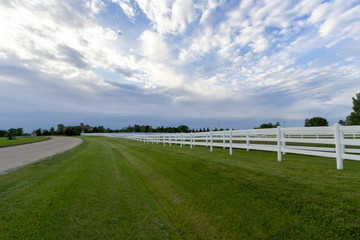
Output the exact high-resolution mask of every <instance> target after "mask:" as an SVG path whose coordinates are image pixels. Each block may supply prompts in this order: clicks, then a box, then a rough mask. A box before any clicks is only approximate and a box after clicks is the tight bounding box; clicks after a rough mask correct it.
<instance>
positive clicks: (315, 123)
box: [309, 117, 329, 127]
mask: <svg viewBox="0 0 360 240" xmlns="http://www.w3.org/2000/svg"><path fill="white" fill-rule="evenodd" d="M322 126H329V123H328V121H327V120H326V119H325V118H322V117H313V118H311V119H309V127H322Z"/></svg>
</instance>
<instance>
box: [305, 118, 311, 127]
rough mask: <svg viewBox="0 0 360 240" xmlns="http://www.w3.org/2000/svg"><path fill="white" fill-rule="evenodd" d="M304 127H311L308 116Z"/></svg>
mask: <svg viewBox="0 0 360 240" xmlns="http://www.w3.org/2000/svg"><path fill="white" fill-rule="evenodd" d="M304 127H310V126H309V119H308V118H307V119H305V124H304Z"/></svg>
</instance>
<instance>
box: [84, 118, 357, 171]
mask: <svg viewBox="0 0 360 240" xmlns="http://www.w3.org/2000/svg"><path fill="white" fill-rule="evenodd" d="M82 135H83V136H105V137H112V138H125V139H131V140H135V141H139V142H145V143H152V144H164V146H165V145H166V144H169V145H170V146H171V145H172V144H176V145H180V146H181V147H183V146H186V145H189V146H190V148H193V147H194V146H205V147H209V148H210V152H212V151H213V148H214V147H220V148H224V149H225V148H228V149H229V153H230V155H232V152H233V149H234V148H240V149H246V150H247V151H250V150H263V151H273V152H277V158H278V161H279V162H281V161H282V155H283V154H286V153H294V154H303V155H312V156H320V157H330V158H336V163H337V169H343V160H344V159H348V160H356V161H360V126H339V125H338V124H335V125H334V126H332V127H299V128H280V127H278V128H268V129H250V130H228V131H210V132H196V133H148V134H146V133H83V134H82Z"/></svg>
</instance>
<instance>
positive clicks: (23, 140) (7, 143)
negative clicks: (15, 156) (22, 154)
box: [0, 137, 50, 148]
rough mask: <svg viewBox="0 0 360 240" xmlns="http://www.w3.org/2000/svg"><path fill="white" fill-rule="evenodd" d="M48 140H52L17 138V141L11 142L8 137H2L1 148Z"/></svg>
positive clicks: (0, 140)
mask: <svg viewBox="0 0 360 240" xmlns="http://www.w3.org/2000/svg"><path fill="white" fill-rule="evenodd" d="M48 139H50V138H49V137H16V139H12V140H9V139H8V138H7V137H0V148H2V147H10V146H16V145H23V144H28V143H33V142H40V141H45V140H48Z"/></svg>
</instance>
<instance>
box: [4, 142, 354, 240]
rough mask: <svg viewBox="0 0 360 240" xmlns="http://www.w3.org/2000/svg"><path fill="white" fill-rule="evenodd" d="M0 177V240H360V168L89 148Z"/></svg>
mask: <svg viewBox="0 0 360 240" xmlns="http://www.w3.org/2000/svg"><path fill="white" fill-rule="evenodd" d="M85 139H86V141H85V143H84V144H82V145H81V146H79V147H77V148H76V149H74V150H71V151H69V152H67V153H65V154H61V155H58V156H55V157H54V158H51V159H48V160H45V161H42V162H39V163H36V164H33V165H31V166H29V167H26V168H23V169H20V170H18V171H15V172H12V173H9V174H5V175H1V176H0V239H40V238H41V239H70V238H81V239H166V238H170V239H179V238H183V239H243V238H264V239H285V238H287V239H289V238H293V239H298V238H302V239H309V238H312V239H319V238H325V239H326V238H335V239H341V238H342V239H359V238H360V201H359V199H360V194H359V191H358V186H359V185H358V184H359V180H360V164H359V163H358V162H350V161H345V163H344V168H345V170H343V171H339V170H336V163H335V160H334V159H327V158H316V157H308V156H299V155H286V156H284V160H283V162H282V163H278V162H276V153H270V152H260V151H251V152H246V151H243V150H235V151H234V155H233V156H229V155H228V151H227V150H222V149H217V148H215V149H214V152H213V153H209V149H208V148H204V147H195V148H194V149H193V150H190V149H189V148H188V147H186V148H180V147H179V146H172V147H169V146H166V147H164V146H162V145H152V144H143V143H134V142H129V141H125V140H118V139H106V138H94V137H93V138H85Z"/></svg>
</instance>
